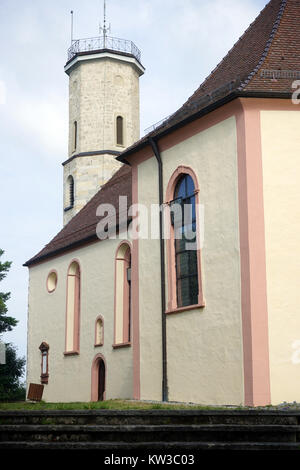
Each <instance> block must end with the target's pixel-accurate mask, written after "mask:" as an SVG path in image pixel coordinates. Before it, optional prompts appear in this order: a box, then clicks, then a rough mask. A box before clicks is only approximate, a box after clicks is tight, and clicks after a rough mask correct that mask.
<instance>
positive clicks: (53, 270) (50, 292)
mask: <svg viewBox="0 0 300 470" xmlns="http://www.w3.org/2000/svg"><path fill="white" fill-rule="evenodd" d="M52 273H55V274H56V281H55V287H54V289H52V290H50V289H49V288H48V279H49V276H51V274H52ZM57 282H58V274H57V271H56V269H51V271H49V274H48V276H47V277H46V289H47V291H48V293H49V294H52V293H53V292H54V291H55V290H56V287H57Z"/></svg>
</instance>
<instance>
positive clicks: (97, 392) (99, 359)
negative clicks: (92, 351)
mask: <svg viewBox="0 0 300 470" xmlns="http://www.w3.org/2000/svg"><path fill="white" fill-rule="evenodd" d="M91 372H92V377H91V379H92V380H91V382H92V383H91V385H92V387H91V388H92V390H91V401H104V400H106V372H107V365H106V360H105V357H104V356H102V354H97V355H96V356H95V357H94V359H93V363H92V371H91Z"/></svg>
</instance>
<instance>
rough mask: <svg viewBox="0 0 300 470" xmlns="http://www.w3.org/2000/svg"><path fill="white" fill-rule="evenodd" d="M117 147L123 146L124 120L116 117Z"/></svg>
mask: <svg viewBox="0 0 300 470" xmlns="http://www.w3.org/2000/svg"><path fill="white" fill-rule="evenodd" d="M116 125H117V145H124V119H123V118H122V116H118V117H117V122H116Z"/></svg>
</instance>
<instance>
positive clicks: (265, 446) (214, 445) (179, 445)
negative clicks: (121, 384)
mask: <svg viewBox="0 0 300 470" xmlns="http://www.w3.org/2000/svg"><path fill="white" fill-rule="evenodd" d="M0 450H1V451H2V452H4V451H8V452H10V451H13V450H14V451H34V450H37V451H43V452H44V451H50V454H52V451H59V450H62V451H63V450H65V451H68V450H75V451H76V450H77V451H84V450H94V451H100V452H101V451H102V452H103V451H107V452H108V454H107V456H108V457H109V456H110V454H109V452H110V453H114V454H115V455H116V454H117V453H118V452H125V454H126V455H127V456H129V455H132V454H131V453H133V452H139V453H141V452H144V453H146V452H147V455H146V456H145V457H140V458H147V456H148V455H153V454H155V453H156V454H157V455H162V454H163V453H166V452H172V453H174V452H181V453H182V452H195V453H196V452H197V451H198V452H199V451H210V450H211V451H233V450H234V451H244V450H246V451H275V452H277V451H280V450H284V451H293V450H295V451H299V450H300V444H299V443H291V442H289V443H287V442H269V443H258V442H193V441H191V442H181V441H178V442H162V443H158V442H138V443H136V442H135V443H124V442H104V441H102V442H88V441H87V442H27V441H20V442H10V441H8V442H7V441H3V442H0ZM125 454H124V455H125ZM43 455H44V456H45V454H44V453H43ZM54 455H56V454H55V452H54ZM102 455H103V454H102ZM143 455H144V454H143ZM196 455H197V454H196Z"/></svg>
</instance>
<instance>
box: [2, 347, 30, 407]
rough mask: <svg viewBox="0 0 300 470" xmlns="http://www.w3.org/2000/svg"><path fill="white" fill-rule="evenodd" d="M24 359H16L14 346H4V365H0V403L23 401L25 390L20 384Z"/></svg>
mask: <svg viewBox="0 0 300 470" xmlns="http://www.w3.org/2000/svg"><path fill="white" fill-rule="evenodd" d="M24 366H25V358H18V357H17V351H16V348H15V346H13V345H12V344H6V364H1V365H0V401H17V400H24V399H25V388H24V385H23V384H22V383H21V378H22V375H23V372H24Z"/></svg>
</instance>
